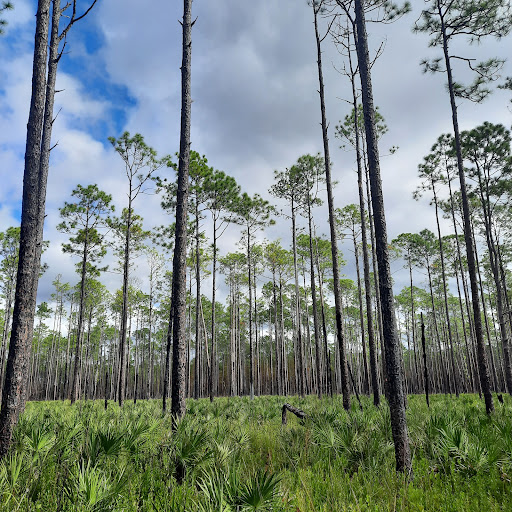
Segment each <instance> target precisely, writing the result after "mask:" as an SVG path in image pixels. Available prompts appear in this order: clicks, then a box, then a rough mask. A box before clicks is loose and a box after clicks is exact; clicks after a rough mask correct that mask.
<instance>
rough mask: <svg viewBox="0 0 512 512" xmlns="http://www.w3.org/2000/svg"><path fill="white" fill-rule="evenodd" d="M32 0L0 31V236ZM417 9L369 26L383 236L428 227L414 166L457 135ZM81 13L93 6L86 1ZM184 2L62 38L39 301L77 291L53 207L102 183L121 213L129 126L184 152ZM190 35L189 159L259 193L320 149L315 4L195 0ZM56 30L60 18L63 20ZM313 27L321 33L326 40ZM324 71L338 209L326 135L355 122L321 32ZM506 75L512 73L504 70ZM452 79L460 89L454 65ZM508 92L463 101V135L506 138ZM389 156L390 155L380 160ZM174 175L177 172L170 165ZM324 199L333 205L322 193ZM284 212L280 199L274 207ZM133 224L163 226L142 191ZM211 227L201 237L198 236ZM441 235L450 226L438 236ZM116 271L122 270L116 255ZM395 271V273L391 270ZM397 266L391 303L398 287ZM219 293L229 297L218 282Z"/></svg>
mask: <svg viewBox="0 0 512 512" xmlns="http://www.w3.org/2000/svg"><path fill="white" fill-rule="evenodd" d="M36 4H37V2H36V1H35V0H14V7H15V9H14V10H13V11H10V12H7V13H5V14H4V17H5V18H6V19H7V21H8V26H7V27H6V34H5V35H4V36H0V59H1V62H2V65H1V66H0V166H1V167H0V169H1V174H2V187H0V231H4V230H5V229H7V228H8V227H9V226H13V225H19V222H20V220H19V218H20V210H21V195H22V185H23V167H24V163H23V162H24V151H25V140H26V123H27V118H28V110H29V104H30V88H31V73H32V56H33V44H34V28H35V12H36ZM422 5H423V3H422V2H417V1H415V2H413V9H412V12H411V13H409V14H408V15H407V16H404V17H403V18H402V19H400V20H398V21H397V22H395V23H393V24H390V25H378V24H369V26H368V32H369V39H370V42H369V44H370V51H371V52H373V53H375V51H376V49H377V48H379V46H380V45H381V44H382V45H383V49H384V51H383V53H382V55H381V56H380V57H379V59H377V61H376V62H375V64H374V66H373V69H372V80H373V90H374V99H375V104H376V105H378V106H379V110H380V112H381V113H382V115H383V116H384V118H385V120H386V123H387V126H388V132H387V134H386V135H385V136H384V137H383V138H382V139H381V141H380V152H381V156H382V158H381V172H382V181H383V190H384V201H385V207H386V219H387V226H388V237H389V239H390V240H391V239H392V238H394V237H396V236H397V235H398V234H400V233H403V232H418V231H420V230H421V229H423V228H425V227H428V228H430V229H431V230H434V229H435V217H434V210H433V208H432V207H430V206H429V200H428V198H424V199H421V200H420V201H419V202H416V201H415V200H414V199H413V198H412V194H413V191H414V190H415V189H416V187H417V186H418V185H419V180H418V178H417V168H418V164H419V163H421V161H422V159H423V157H424V156H425V155H427V154H428V152H429V150H430V148H431V146H432V144H433V143H434V142H435V140H436V139H437V137H438V136H439V135H441V134H442V133H447V132H451V127H452V125H451V112H450V109H449V99H448V94H447V92H446V89H445V78H444V76H443V75H425V74H423V73H422V70H421V67H420V65H419V62H420V60H421V59H422V58H425V57H429V58H432V57H436V56H438V55H439V51H438V50H437V49H433V48H429V47H428V36H426V35H417V34H413V32H412V26H413V25H414V22H415V20H416V19H417V18H418V16H419V14H420V10H421V7H422ZM78 6H79V9H82V10H83V9H85V8H86V7H87V6H88V2H86V1H83V0H79V1H78ZM181 17H182V2H177V1H173V2H169V1H164V0H152V1H151V2H141V1H135V0H122V1H121V0H99V1H98V3H97V5H96V6H95V7H94V9H93V10H92V11H91V13H90V14H89V15H88V16H87V17H86V18H85V19H84V20H82V21H80V22H79V23H77V24H76V25H75V26H74V27H73V28H72V29H71V30H70V32H69V35H68V37H67V43H66V48H65V54H64V55H63V58H62V60H61V63H60V67H59V75H58V79H57V90H59V92H58V94H57V95H56V105H55V113H56V114H58V115H57V118H56V121H55V123H54V129H53V144H57V145H56V147H55V149H54V150H53V151H52V154H51V161H50V175H49V181H48V195H47V203H46V213H47V217H46V221H45V235H44V238H45V240H49V241H50V247H49V249H48V250H47V252H46V253H45V254H44V256H43V260H44V261H45V262H46V263H47V264H48V265H49V269H48V271H47V272H46V274H45V275H44V276H43V277H42V279H41V281H40V284H39V293H38V300H39V301H43V300H49V297H50V294H51V293H52V291H53V287H52V281H53V280H54V279H55V277H56V275H57V274H59V273H60V274H62V276H63V277H62V279H63V281H67V282H70V283H71V284H74V283H76V282H77V281H78V275H77V274H76V273H75V267H74V265H75V263H76V260H75V259H74V258H73V257H71V256H70V255H66V254H63V253H62V249H61V244H62V243H64V242H66V241H67V235H65V234H63V233H59V232H58V231H57V229H56V226H57V225H58V223H59V222H60V218H59V211H58V209H59V208H61V207H62V206H63V205H64V202H65V201H70V200H71V192H72V190H73V189H74V188H75V187H76V185H77V184H81V185H84V186H86V185H88V184H93V183H97V184H98V186H99V188H100V189H102V190H104V191H106V192H107V193H109V194H112V196H113V202H114V204H115V206H116V210H117V211H118V212H120V211H121V209H122V208H123V207H124V206H126V202H127V196H126V191H127V182H126V176H125V174H124V167H123V162H122V161H121V159H120V157H119V156H118V155H117V154H116V153H115V152H114V150H113V149H112V146H111V144H110V143H109V142H108V139H107V138H108V137H109V136H114V137H119V136H120V135H121V134H122V133H123V132H124V131H125V130H128V131H129V132H130V133H132V134H135V133H141V134H142V135H143V136H144V138H145V141H146V143H147V144H149V145H150V146H152V147H153V148H155V149H156V151H157V152H158V155H159V156H164V155H166V154H174V153H175V152H176V151H177V149H178V146H179V126H180V101H181V98H180V65H181V26H180V24H179V19H180V18H181ZM193 17H194V18H196V17H197V21H196V23H195V25H194V27H193V33H192V99H193V104H192V134H191V139H192V149H194V150H196V151H198V152H199V153H201V154H204V155H206V156H207V158H208V161H209V164H210V165H212V166H213V167H214V168H216V169H220V170H223V171H224V172H226V173H227V174H230V175H231V176H233V177H234V178H235V179H236V180H237V182H238V183H239V184H240V185H241V187H242V190H243V191H246V192H248V193H249V194H251V195H252V194H254V193H259V194H261V195H262V196H263V197H264V198H266V199H269V200H271V201H272V202H273V203H277V202H276V201H275V200H274V199H273V198H271V196H270V195H269V193H268V189H269V187H270V186H271V185H272V183H273V173H274V170H284V169H285V168H287V167H290V166H291V165H293V164H294V162H295V161H296V160H297V158H298V157H299V156H301V155H303V154H306V153H312V154H314V153H317V152H320V151H322V134H321V127H320V103H319V95H318V74H317V65H316V45H315V35H314V27H313V15H312V9H311V7H309V6H308V5H307V2H306V0H280V1H279V2H276V1H275V0H257V1H255V0H252V1H248V0H245V1H244V0H215V1H212V0H194V2H193ZM63 21H65V20H63ZM326 26H327V25H326V21H325V20H322V22H321V28H322V30H323V31H325V29H326ZM322 48H323V64H324V77H325V88H326V103H327V117H328V121H329V139H330V147H331V160H332V163H333V177H334V179H335V180H336V181H337V186H336V188H335V190H334V196H335V206H336V207H340V208H341V207H343V206H345V205H347V204H350V203H357V201H358V197H357V181H356V173H355V155H354V154H353V152H347V151H344V150H342V149H340V148H339V146H340V142H339V141H338V139H336V138H335V136H334V131H335V130H334V128H335V126H336V124H338V123H339V121H340V120H342V119H343V118H344V116H345V115H347V114H349V112H350V106H349V104H348V103H347V100H350V96H351V92H350V84H349V81H348V79H347V78H346V77H345V76H344V75H342V74H340V73H339V70H340V69H341V68H342V66H343V63H344V57H343V56H342V55H340V54H339V52H338V51H337V49H336V48H335V46H334V45H333V43H332V40H331V39H330V37H329V36H328V37H326V39H325V40H324V42H323V47H322ZM509 49H510V37H508V38H505V39H503V40H502V41H494V40H491V39H488V40H485V41H484V42H483V43H482V44H480V45H473V46H469V45H468V43H467V41H464V40H461V41H460V42H459V43H457V44H456V45H455V47H454V52H458V54H459V55H463V56H468V57H472V58H473V57H474V58H476V59H477V60H484V59H487V58H489V57H493V56H499V57H502V58H504V57H506V56H507V54H508V53H510V52H509ZM502 74H503V76H510V75H512V66H511V64H510V63H505V66H504V69H503V72H502ZM455 75H456V79H459V80H464V79H466V80H467V78H468V76H467V74H466V72H465V70H463V69H462V68H459V67H457V68H456V69H455ZM510 96H511V95H510V91H496V92H495V93H494V94H493V95H492V96H491V97H490V98H489V99H487V100H486V101H485V102H484V103H482V104H480V105H476V104H471V103H468V102H460V104H459V107H458V111H459V122H460V127H461V129H463V130H464V129H471V128H473V127H475V126H477V125H478V124H480V123H482V122H483V121H491V122H494V123H503V124H504V125H505V126H507V127H510V124H511V122H512V112H511V109H510V107H511V104H510V103H509V100H510ZM392 146H398V147H399V149H398V151H397V152H396V153H395V154H393V155H389V151H388V149H389V148H390V147H392ZM162 173H164V174H165V173H167V174H168V176H169V177H170V178H171V177H172V176H173V171H172V170H170V169H169V170H167V169H166V170H163V171H162ZM324 199H325V200H326V198H324ZM277 204H278V206H280V207H283V206H284V205H283V204H279V203H277ZM133 206H134V209H135V211H136V213H138V214H140V215H141V216H142V217H143V218H144V226H145V228H146V229H150V228H152V227H154V226H158V225H161V224H166V223H168V222H169V217H168V216H167V215H166V214H165V213H164V212H163V210H162V209H161V207H160V198H159V196H158V195H156V194H151V193H150V194H148V195H145V196H140V197H139V198H137V200H136V202H135V203H134V205H133ZM315 222H316V224H317V230H318V233H319V234H326V235H327V234H328V224H327V213H326V208H325V206H323V207H320V208H318V209H317V210H316V212H315ZM288 224H289V222H288V221H287V220H285V219H278V222H277V223H276V225H275V226H273V227H271V228H269V229H267V230H266V231H265V233H262V234H261V237H262V238H263V237H266V238H268V239H270V240H274V239H276V238H282V240H283V244H284V245H285V246H287V245H288V244H289V243H290V227H289V225H288ZM206 227H207V226H206ZM442 229H443V234H449V233H450V232H451V231H450V226H449V223H448V222H447V221H446V222H444V223H443V225H442ZM240 237H241V235H240V227H237V226H233V227H230V228H229V229H228V231H227V232H226V234H225V235H224V237H223V238H222V239H221V242H220V251H221V254H225V253H227V252H232V251H235V250H237V245H236V244H237V241H238V240H239V239H240ZM343 251H344V254H345V259H346V260H347V266H346V268H345V269H344V272H345V273H346V275H347V276H348V277H351V278H355V271H354V266H353V263H352V259H353V257H352V254H351V253H350V252H349V246H348V245H347V244H345V245H344V246H343ZM109 258H110V259H108V261H107V262H108V263H109V264H110V268H111V269H113V268H114V267H115V262H114V261H113V259H112V257H109ZM136 264H137V269H136V270H135V273H136V274H137V275H138V276H139V277H140V279H141V283H142V284H141V286H142V287H143V289H144V288H145V286H146V284H145V283H146V273H147V272H146V270H147V268H146V264H145V261H144V260H143V258H137V261H136ZM397 265H398V266H397ZM399 267H400V264H399V263H396V264H395V266H394V268H393V271H394V277H395V282H396V283H395V292H396V293H398V292H399V291H400V288H401V287H402V286H404V285H405V284H406V280H407V276H406V275H405V274H404V275H403V276H402V272H400V270H399ZM101 280H102V282H104V283H105V284H106V285H107V286H108V287H109V289H110V290H115V289H116V288H119V287H120V286H121V276H120V275H119V274H118V273H115V272H113V271H111V272H108V273H105V274H104V275H103V276H102V278H101ZM218 281H219V283H220V288H221V290H220V295H221V297H222V295H223V284H222V281H223V280H222V279H219V280H218Z"/></svg>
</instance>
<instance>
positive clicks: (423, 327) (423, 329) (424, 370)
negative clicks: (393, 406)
mask: <svg viewBox="0 0 512 512" xmlns="http://www.w3.org/2000/svg"><path fill="white" fill-rule="evenodd" d="M421 348H422V351H423V379H424V386H425V399H426V400H427V407H430V402H429V399H428V366H427V351H426V350H425V324H424V323H423V313H421Z"/></svg>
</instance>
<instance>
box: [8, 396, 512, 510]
mask: <svg viewBox="0 0 512 512" xmlns="http://www.w3.org/2000/svg"><path fill="white" fill-rule="evenodd" d="M285 401H287V402H289V403H291V404H293V405H294V406H296V407H298V408H300V409H302V410H303V411H304V412H305V413H306V415H307V416H306V419H305V420H303V421H301V420H299V419H297V418H296V417H295V416H293V415H289V417H288V424H287V425H281V407H282V405H283V403H284V402H285ZM362 401H363V402H362V403H363V410H362V411H360V410H359V409H358V408H357V404H354V405H353V407H352V409H351V411H350V412H349V413H347V412H345V411H344V410H343V405H342V399H341V397H338V396H336V397H334V398H332V399H331V398H324V399H323V400H321V401H320V400H318V399H317V398H316V397H308V398H305V399H300V398H297V397H287V398H286V399H285V398H284V397H276V396H274V397H261V398H256V399H255V400H254V401H253V402H251V401H250V400H249V399H248V398H219V399H216V400H215V402H214V403H213V404H211V403H210V401H209V400H207V399H202V400H197V401H194V400H188V401H187V414H186V416H185V418H184V419H183V420H182V421H181V422H180V423H179V424H178V426H177V430H176V432H175V433H172V429H171V419H170V417H169V416H168V415H167V416H162V413H161V402H160V401H157V400H154V401H138V402H137V404H135V405H134V404H133V403H132V402H126V403H125V405H124V407H123V409H120V408H119V407H118V406H117V404H115V403H113V402H109V404H108V409H107V410H104V407H103V402H102V401H96V402H92V401H89V402H77V403H76V404H75V405H73V406H70V405H69V402H30V403H28V404H27V408H26V411H25V412H24V414H23V415H22V417H21V418H20V421H19V424H18V426H17V428H16V431H15V441H14V444H13V448H12V450H11V452H10V454H9V455H8V456H7V457H6V458H4V460H3V461H2V462H1V463H0V499H1V502H0V503H1V506H0V510H2V511H6V512H7V511H28V510H30V511H38V510H42V511H77V512H78V511H80V512H86V511H91V512H92V511H95V512H99V511H108V510H119V511H147V512H149V511H159V512H160V511H173V512H174V511H184V512H190V511H219V512H229V511H246V510H275V511H294V512H298V511H300V512H305V511H326V512H328V511H345V510H346V511H349V510H350V511H352V510H353V511H388V510H389V511H394V510H396V511H400V510H410V511H424V510H431V511H441V510H442V511H472V510H485V511H495V510H512V483H511V479H512V414H511V413H512V400H511V399H510V397H508V396H507V397H505V403H504V404H503V405H499V406H498V408H497V410H496V412H495V413H494V414H493V415H492V416H491V417H488V416H487V415H486V414H485V412H484V411H485V410H484V407H483V405H482V403H481V402H480V401H479V399H478V396H476V395H464V396H461V397H460V398H458V399H455V397H453V398H452V397H445V396H440V395H438V396H433V397H431V407H430V409H428V408H427V406H426V404H425V399H424V397H423V396H419V395H414V396H409V397H408V404H407V405H408V407H407V422H408V425H409V431H410V439H411V450H412V453H413V470H414V476H413V478H412V479H411V480H410V481H407V479H406V478H405V477H404V475H402V474H397V473H396V472H395V460H394V451H393V444H392V437H391V427H390V419H389V409H388V408H387V406H386V405H381V407H380V408H378V409H377V408H375V407H373V405H371V402H370V399H368V398H366V397H363V398H362Z"/></svg>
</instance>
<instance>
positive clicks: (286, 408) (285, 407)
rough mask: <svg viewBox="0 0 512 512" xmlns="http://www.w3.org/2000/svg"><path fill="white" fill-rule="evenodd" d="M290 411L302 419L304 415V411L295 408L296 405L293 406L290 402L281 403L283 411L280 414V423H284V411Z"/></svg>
mask: <svg viewBox="0 0 512 512" xmlns="http://www.w3.org/2000/svg"><path fill="white" fill-rule="evenodd" d="M287 411H290V412H291V413H293V414H295V416H297V418H300V419H301V420H303V419H304V418H305V417H306V413H305V412H304V411H301V410H300V409H297V408H296V407H293V405H290V404H284V405H283V412H282V415H281V419H282V424H283V425H286V412H287Z"/></svg>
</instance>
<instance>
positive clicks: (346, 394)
mask: <svg viewBox="0 0 512 512" xmlns="http://www.w3.org/2000/svg"><path fill="white" fill-rule="evenodd" d="M312 6H313V14H314V23H315V36H316V49H317V65H318V82H319V94H320V113H321V118H322V121H321V124H322V139H323V146H324V162H325V180H326V184H327V204H328V210H329V229H330V235H331V251H332V272H333V285H334V306H335V311H336V340H337V345H338V350H339V364H340V376H341V391H342V394H343V407H344V409H345V410H347V411H348V409H349V408H350V388H349V384H348V369H347V357H346V353H345V339H344V333H343V321H342V315H341V312H342V309H343V303H342V299H341V286H340V270H339V268H340V262H339V254H338V244H337V240H336V225H335V217H334V199H333V193H332V178H331V159H330V154H329V138H328V135H327V117H326V114H325V92H324V77H323V70H322V49H321V41H320V35H319V32H318V7H317V6H315V2H312Z"/></svg>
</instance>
